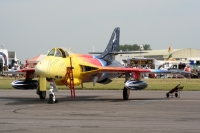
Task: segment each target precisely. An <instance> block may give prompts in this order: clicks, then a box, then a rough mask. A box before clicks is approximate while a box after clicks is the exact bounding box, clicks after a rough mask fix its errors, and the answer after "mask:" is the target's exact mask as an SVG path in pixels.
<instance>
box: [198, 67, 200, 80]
mask: <svg viewBox="0 0 200 133" xmlns="http://www.w3.org/2000/svg"><path fill="white" fill-rule="evenodd" d="M197 72H198V78H200V66H198V69H197Z"/></svg>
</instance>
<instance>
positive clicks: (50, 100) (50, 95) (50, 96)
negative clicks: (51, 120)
mask: <svg viewBox="0 0 200 133" xmlns="http://www.w3.org/2000/svg"><path fill="white" fill-rule="evenodd" d="M53 103H54V101H53V94H49V100H48V104H53Z"/></svg>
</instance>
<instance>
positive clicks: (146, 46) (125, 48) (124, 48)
mask: <svg viewBox="0 0 200 133" xmlns="http://www.w3.org/2000/svg"><path fill="white" fill-rule="evenodd" d="M140 46H141V45H138V44H124V45H119V51H140ZM143 50H151V45H149V44H143Z"/></svg>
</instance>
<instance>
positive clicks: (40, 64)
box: [35, 61, 45, 76]
mask: <svg viewBox="0 0 200 133" xmlns="http://www.w3.org/2000/svg"><path fill="white" fill-rule="evenodd" d="M43 64H44V62H42V61H40V62H38V63H37V65H36V66H35V72H36V73H37V74H38V75H39V76H44V75H45V68H44V66H45V65H43Z"/></svg>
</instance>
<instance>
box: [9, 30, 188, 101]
mask: <svg viewBox="0 0 200 133" xmlns="http://www.w3.org/2000/svg"><path fill="white" fill-rule="evenodd" d="M119 39H120V28H119V27H116V28H115V29H114V31H113V33H112V35H111V38H110V40H109V42H108V45H107V47H106V49H105V50H104V52H101V53H99V54H100V55H92V54H74V53H70V52H68V51H67V50H65V49H64V48H61V47H58V48H52V49H51V50H50V52H49V53H48V54H47V56H46V57H45V58H43V59H42V60H40V61H39V62H38V63H37V65H36V67H35V68H27V69H21V70H17V71H16V72H19V71H20V72H25V73H26V78H25V80H15V81H13V82H12V86H13V87H14V88H16V89H36V90H37V94H38V95H39V97H40V99H45V98H46V89H47V87H46V82H47V81H50V90H49V100H48V102H49V103H56V102H57V99H56V96H55V93H54V92H56V91H57V87H56V85H66V86H68V87H69V88H70V90H71V96H72V97H75V90H74V86H76V85H80V84H81V85H82V84H83V83H85V82H93V84H95V83H100V84H108V83H110V82H112V79H113V78H116V77H118V76H119V75H121V74H122V73H124V74H126V75H129V74H130V73H134V75H135V76H134V80H128V81H127V82H126V83H125V86H124V88H123V99H124V100H128V98H129V95H130V90H143V89H145V88H146V87H147V85H148V84H147V83H146V82H145V81H142V80H141V75H142V74H143V73H163V74H166V73H172V72H171V71H170V70H154V69H140V68H126V67H124V66H123V65H122V64H121V63H120V62H118V61H116V60H115V55H117V54H121V53H120V52H117V50H118V49H119ZM136 53H140V51H138V52H137V51H136ZM173 73H176V72H175V71H173ZM178 73H182V72H180V71H179V72H178ZM183 73H185V72H183ZM35 74H37V76H38V77H39V80H38V81H37V80H33V78H34V75H35Z"/></svg>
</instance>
